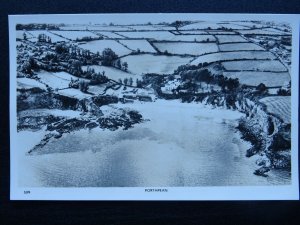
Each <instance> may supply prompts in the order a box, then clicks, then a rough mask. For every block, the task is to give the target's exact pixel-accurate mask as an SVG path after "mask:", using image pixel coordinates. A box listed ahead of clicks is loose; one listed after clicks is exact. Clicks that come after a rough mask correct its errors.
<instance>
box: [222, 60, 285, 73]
mask: <svg viewBox="0 0 300 225" xmlns="http://www.w3.org/2000/svg"><path fill="white" fill-rule="evenodd" d="M222 65H223V66H224V67H225V69H226V70H240V71H243V70H253V71H274V72H286V71H287V69H286V68H285V67H284V65H283V64H282V63H281V62H280V61H279V60H245V61H244V60H241V61H232V62H223V63H222Z"/></svg>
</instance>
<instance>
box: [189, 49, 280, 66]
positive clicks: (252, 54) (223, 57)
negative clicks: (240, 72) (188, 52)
mask: <svg viewBox="0 0 300 225" xmlns="http://www.w3.org/2000/svg"><path fill="white" fill-rule="evenodd" d="M239 59H253V60H254V59H259V60H260V59H275V56H274V55H273V54H271V53H270V52H267V51H261V52H256V51H234V52H217V53H211V54H206V55H202V56H199V57H198V58H196V59H195V60H194V61H192V62H191V64H192V65H198V64H199V63H205V62H206V63H213V62H219V61H234V60H239Z"/></svg>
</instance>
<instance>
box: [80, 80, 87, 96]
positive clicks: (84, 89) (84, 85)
mask: <svg viewBox="0 0 300 225" xmlns="http://www.w3.org/2000/svg"><path fill="white" fill-rule="evenodd" d="M88 89H89V83H88V82H87V81H84V80H80V81H79V90H80V91H82V92H84V93H86V92H87V90H88Z"/></svg>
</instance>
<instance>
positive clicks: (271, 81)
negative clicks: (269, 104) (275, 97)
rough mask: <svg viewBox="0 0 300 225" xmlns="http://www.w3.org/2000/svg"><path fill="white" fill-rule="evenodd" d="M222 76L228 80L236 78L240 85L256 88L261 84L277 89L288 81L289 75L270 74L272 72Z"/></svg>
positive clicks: (284, 73) (250, 72)
mask: <svg viewBox="0 0 300 225" xmlns="http://www.w3.org/2000/svg"><path fill="white" fill-rule="evenodd" d="M223 75H224V76H225V77H228V78H238V79H239V81H240V83H241V84H246V85H249V86H257V85H259V84H260V83H263V84H264V85H266V86H267V87H279V86H282V84H283V83H285V82H286V81H288V80H290V75H289V73H287V72H282V73H272V72H257V71H244V72H223Z"/></svg>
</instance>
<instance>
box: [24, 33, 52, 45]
mask: <svg viewBox="0 0 300 225" xmlns="http://www.w3.org/2000/svg"><path fill="white" fill-rule="evenodd" d="M24 38H25V37H24ZM38 42H43V43H52V40H51V38H50V37H49V36H47V35H46V34H39V35H38Z"/></svg>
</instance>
